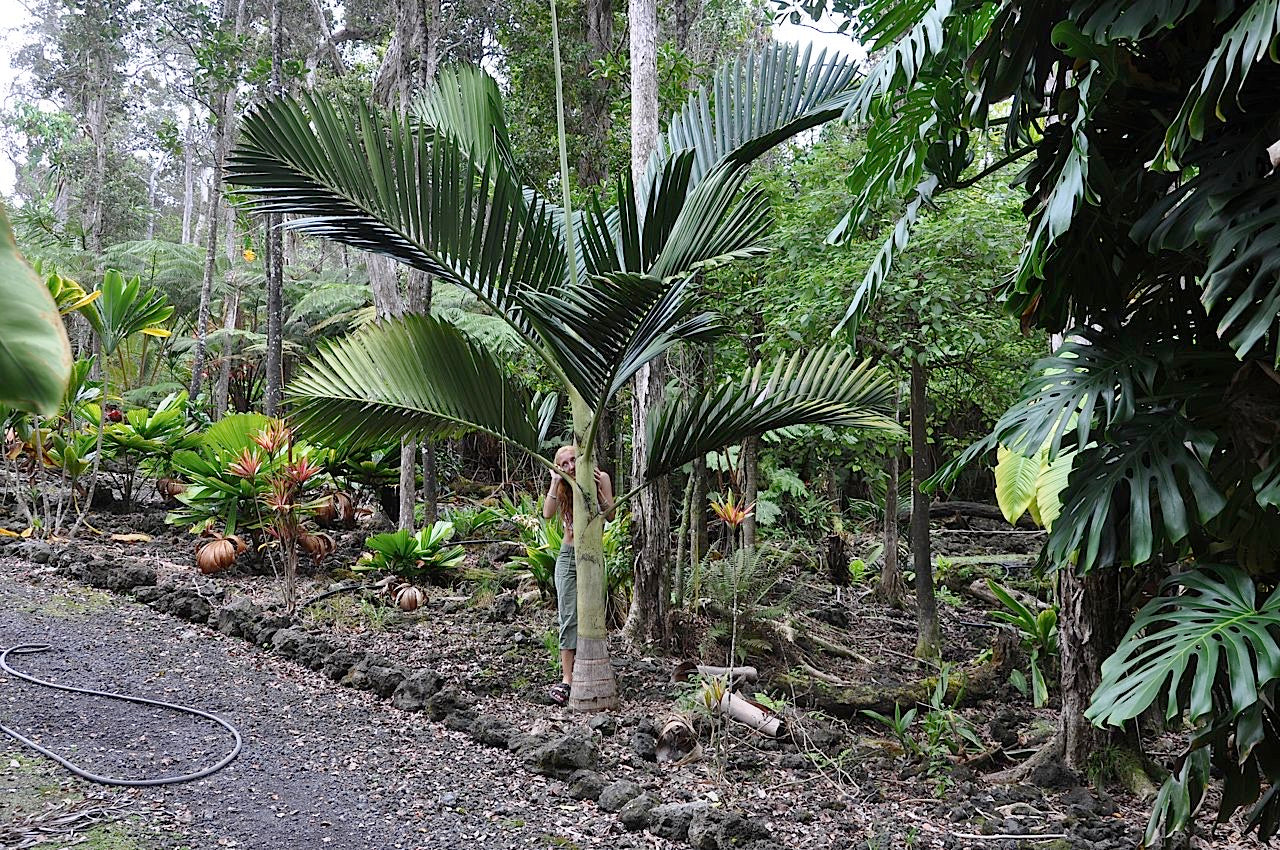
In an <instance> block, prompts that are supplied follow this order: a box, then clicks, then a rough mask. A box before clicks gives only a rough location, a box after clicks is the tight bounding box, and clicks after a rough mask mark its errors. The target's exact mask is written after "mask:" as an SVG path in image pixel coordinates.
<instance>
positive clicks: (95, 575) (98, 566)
mask: <svg viewBox="0 0 1280 850" xmlns="http://www.w3.org/2000/svg"><path fill="white" fill-rule="evenodd" d="M112 569H113V568H112V565H111V562H110V561H106V560H103V559H102V558H94V559H93V560H92V561H87V562H86V563H85V564H84V566H82V567H81V568H80V571H79V573H78V574H77V578H79V579H80V581H82V582H84V583H85V584H87V585H89V586H90V587H98V588H105V587H106V586H107V577H108V576H109V575H110V574H111V571H112Z"/></svg>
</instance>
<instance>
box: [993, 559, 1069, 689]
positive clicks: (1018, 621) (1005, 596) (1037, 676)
mask: <svg viewBox="0 0 1280 850" xmlns="http://www.w3.org/2000/svg"><path fill="white" fill-rule="evenodd" d="M987 587H988V588H990V589H991V592H992V593H993V594H995V597H996V598H997V599H999V600H1000V604H1001V605H1003V606H1004V607H1005V610H1003V611H993V612H991V616H993V617H995V618H996V619H997V620H1001V621H1003V622H1005V623H1009V624H1010V625H1012V626H1013V627H1014V628H1016V629H1017V630H1018V634H1019V637H1020V638H1021V639H1022V645H1023V646H1024V647H1025V648H1026V649H1027V652H1028V653H1030V656H1031V660H1030V663H1031V700H1032V703H1033V704H1034V705H1035V707H1036V708H1041V707H1042V706H1044V705H1045V703H1047V702H1048V701H1049V685H1048V681H1047V679H1046V678H1045V674H1044V670H1045V667H1046V666H1047V665H1049V664H1050V663H1051V661H1052V659H1053V657H1054V656H1056V655H1057V654H1058V612H1057V609H1055V608H1052V607H1050V608H1046V609H1044V610H1043V611H1040V612H1038V613H1037V612H1033V611H1032V610H1031V609H1030V608H1028V607H1027V606H1026V605H1023V604H1022V603H1021V602H1019V601H1018V600H1017V599H1016V598H1015V597H1014V596H1013V594H1011V593H1010V592H1009V591H1008V590H1007V589H1006V588H1004V587H1001V586H1000V585H999V584H997V583H996V582H995V581H993V580H992V579H987Z"/></svg>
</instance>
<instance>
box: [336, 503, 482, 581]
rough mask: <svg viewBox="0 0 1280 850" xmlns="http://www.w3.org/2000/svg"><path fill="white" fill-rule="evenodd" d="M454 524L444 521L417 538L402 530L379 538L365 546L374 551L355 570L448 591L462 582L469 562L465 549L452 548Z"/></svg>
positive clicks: (362, 557)
mask: <svg viewBox="0 0 1280 850" xmlns="http://www.w3.org/2000/svg"><path fill="white" fill-rule="evenodd" d="M453 536H454V527H453V523H451V522H448V521H447V520H440V521H438V522H436V523H435V524H434V525H432V526H430V527H424V528H422V529H420V530H419V531H418V532H417V533H416V534H415V533H413V532H411V531H409V530H408V529H405V528H401V529H398V530H396V531H390V532H386V533H384V534H375V535H373V536H372V537H370V538H369V539H368V540H366V541H365V542H364V545H365V546H366V547H368V549H369V550H370V551H369V552H366V553H365V554H364V555H362V556H361V558H360V560H359V561H358V562H357V563H356V565H355V566H354V567H353V568H352V569H354V570H355V571H356V572H381V573H386V574H389V575H392V576H395V577H396V578H399V579H401V580H403V581H406V582H410V583H412V582H416V581H426V582H429V583H430V584H434V585H438V586H441V587H447V586H449V585H451V584H453V583H454V582H455V581H457V579H458V571H459V570H460V569H461V568H462V565H463V563H464V562H465V561H466V552H465V550H464V549H463V548H462V547H461V546H449V545H448V544H449V542H450V541H451V540H453Z"/></svg>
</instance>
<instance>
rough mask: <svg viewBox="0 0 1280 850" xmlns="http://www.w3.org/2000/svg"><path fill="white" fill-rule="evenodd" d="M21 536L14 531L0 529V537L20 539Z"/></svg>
mask: <svg viewBox="0 0 1280 850" xmlns="http://www.w3.org/2000/svg"><path fill="white" fill-rule="evenodd" d="M21 536H22V535H21V534H19V533H18V532H16V531H10V530H9V529H7V528H0V537H21Z"/></svg>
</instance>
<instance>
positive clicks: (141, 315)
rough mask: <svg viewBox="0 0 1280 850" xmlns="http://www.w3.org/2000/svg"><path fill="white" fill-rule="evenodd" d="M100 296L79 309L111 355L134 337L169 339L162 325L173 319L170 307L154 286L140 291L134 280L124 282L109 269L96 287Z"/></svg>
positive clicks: (140, 287) (102, 345) (105, 352)
mask: <svg viewBox="0 0 1280 850" xmlns="http://www.w3.org/2000/svg"><path fill="white" fill-rule="evenodd" d="M99 291H100V292H101V293H102V296H101V297H99V298H96V299H94V300H93V301H92V302H91V303H89V304H86V305H85V306H83V307H81V308H80V313H81V314H82V315H83V316H84V317H85V319H87V320H88V322H89V325H90V326H91V327H92V328H93V332H94V334H96V335H97V337H98V342H99V344H100V345H101V347H102V353H103V354H111V353H112V352H114V351H115V350H116V348H118V347H119V346H120V344H121V343H123V342H124V341H125V340H127V339H128V338H129V337H131V336H134V335H135V334H140V333H142V334H150V335H154V336H168V335H169V331H168V330H167V329H166V328H164V327H163V325H164V323H165V322H167V321H168V320H169V318H170V317H171V316H173V305H171V304H170V303H169V300H168V299H167V298H165V297H164V295H162V294H161V293H160V291H159V290H157V289H156V288H155V287H154V286H152V287H148V288H146V289H143V288H142V281H141V280H140V279H139V278H137V277H132V278H129V279H128V280H125V277H124V275H122V274H121V273H120V272H119V271H117V270H115V269H108V270H107V272H106V273H105V274H104V275H103V276H102V284H101V286H99Z"/></svg>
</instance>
